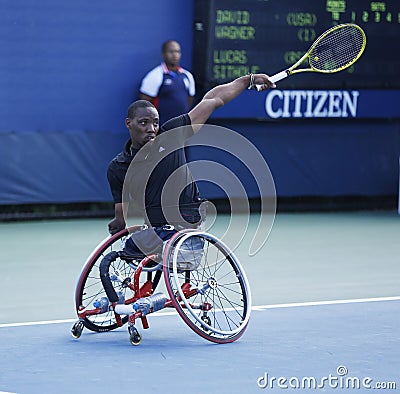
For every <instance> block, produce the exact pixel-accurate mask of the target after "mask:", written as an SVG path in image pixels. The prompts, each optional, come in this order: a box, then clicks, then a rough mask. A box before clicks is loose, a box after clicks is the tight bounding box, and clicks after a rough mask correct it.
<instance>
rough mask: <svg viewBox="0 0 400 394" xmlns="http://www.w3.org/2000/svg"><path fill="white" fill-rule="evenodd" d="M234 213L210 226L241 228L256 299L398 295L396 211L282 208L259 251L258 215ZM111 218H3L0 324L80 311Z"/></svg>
mask: <svg viewBox="0 0 400 394" xmlns="http://www.w3.org/2000/svg"><path fill="white" fill-rule="evenodd" d="M236 219H237V217H236ZM239 219H243V220H242V222H243V223H245V222H246V220H247V217H243V218H241V217H239ZM230 220H231V218H230V217H229V216H223V215H222V216H219V217H218V219H217V220H216V221H215V223H214V224H213V226H212V227H211V229H210V231H211V232H212V233H213V234H215V235H217V236H222V234H223V233H224V232H225V231H226V229H228V230H229V232H230V233H231V234H232V233H235V232H237V233H238V234H239V238H240V234H243V239H242V241H241V242H238V243H237V244H235V245H229V242H228V245H229V246H230V247H231V248H234V249H235V253H236V255H237V256H238V257H239V259H240V261H241V264H242V265H243V267H244V269H245V271H246V273H247V275H248V278H249V282H250V286H251V291H252V298H253V305H271V304H282V303H295V302H309V301H313V302H317V301H330V300H342V299H359V298H375V297H395V296H399V295H400V284H399V281H398V278H399V274H400V265H399V262H400V242H399V240H400V217H399V216H398V214H397V212H351V213H279V214H277V216H276V218H275V222H274V225H273V227H272V231H271V232H270V235H269V237H268V239H267V242H266V243H265V245H264V246H263V248H262V249H261V250H260V251H259V252H258V253H257V254H256V255H254V256H249V253H248V248H249V243H250V241H251V238H252V236H253V235H254V232H255V229H256V225H257V223H258V222H257V220H258V217H257V216H256V215H253V216H251V217H250V223H249V226H248V228H247V229H246V230H245V231H244V229H243V227H241V226H240V225H238V224H237V222H241V220H235V225H234V226H229V223H230ZM107 222H108V219H91V220H54V221H31V222H13V223H0V240H1V241H0V244H1V254H2V255H1V263H0V264H1V272H2V275H1V276H0V289H1V290H0V291H1V296H2V303H1V306H0V324H5V323H18V322H32V321H43V320H58V319H73V318H75V308H74V291H75V285H76V282H77V279H78V276H79V274H80V270H81V268H82V266H83V264H84V262H85V260H86V258H87V257H88V256H89V254H90V253H91V251H92V250H93V249H94V248H95V247H96V246H97V245H98V243H99V242H100V241H101V240H103V239H104V238H105V237H107V231H106V229H107ZM234 238H235V237H234ZM228 241H229V240H228Z"/></svg>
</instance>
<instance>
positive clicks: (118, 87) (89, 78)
mask: <svg viewBox="0 0 400 394" xmlns="http://www.w3.org/2000/svg"><path fill="white" fill-rule="evenodd" d="M193 8H194V7H193V0H187V1H178V0H170V1H168V2H166V1H164V0H153V1H151V2H135V1H128V0H122V1H119V2H112V1H111V0H96V1H86V2H82V1H81V0H69V1H61V0H41V1H40V2H38V1H36V0H0V204H17V203H60V202H62V203H65V202H85V201H96V202H99V201H100V202H101V201H111V194H110V192H109V189H108V184H107V180H106V175H105V174H106V168H107V165H108V162H109V161H110V160H111V158H112V157H114V156H115V154H117V153H118V152H119V151H120V149H121V147H122V145H123V143H124V142H125V140H126V139H127V138H128V134H127V131H126V129H125V126H124V119H125V114H126V108H127V107H128V105H129V104H130V103H131V102H132V101H133V100H135V99H136V98H137V90H138V87H139V83H140V80H141V78H142V77H143V76H144V74H145V73H146V72H147V71H148V70H149V69H150V68H152V67H154V66H155V65H157V64H158V63H159V61H160V45H161V43H162V42H163V41H165V40H166V39H169V38H173V39H176V40H178V41H179V42H180V43H181V45H182V50H183V58H182V65H183V66H184V67H187V68H189V69H190V68H191V66H192V45H193V44H192V37H193V36H192V24H193ZM266 71H267V70H266ZM397 105H398V104H397ZM230 114H231V115H232V118H234V117H235V107H234V106H232V107H231V108H230V107H229V105H228V106H227V107H225V113H224V120H223V121H222V123H220V124H223V125H225V126H228V127H231V128H232V129H234V130H236V131H238V132H240V133H241V134H243V135H244V136H246V137H248V138H249V139H250V140H251V141H252V142H253V143H254V144H255V145H256V146H257V147H258V148H259V150H260V151H261V152H262V154H263V155H264V157H265V158H266V161H267V162H268V164H269V166H270V168H271V172H272V174H273V176H274V179H275V182H276V187H277V192H278V196H289V197H291V196H339V195H345V196H346V195H364V196H379V195H395V194H397V190H398V165H399V163H398V157H399V154H400V123H399V121H398V120H390V119H383V118H381V119H378V120H365V119H359V120H357V119H354V120H352V121H350V122H345V121H343V120H337V119H336V120H335V119H333V120H329V119H324V120H316V119H309V120H301V121H298V122H296V121H293V120H282V121H279V120H275V121H269V122H265V121H262V122H259V121H256V120H254V119H253V120H246V121H243V120H240V119H236V120H233V119H229V118H230ZM215 121H217V120H215ZM212 193H213V191H211V190H207V187H205V188H204V189H203V194H205V196H206V197H209V196H208V195H207V194H212ZM211 197H218V195H217V196H215V195H211Z"/></svg>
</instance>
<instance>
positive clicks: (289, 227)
mask: <svg viewBox="0 0 400 394" xmlns="http://www.w3.org/2000/svg"><path fill="white" fill-rule="evenodd" d="M105 225H106V221H105V220H90V221H89V220H88V221H86V220H81V221H79V220H78V221H75V220H71V221H54V222H29V223H22V222H21V223H8V224H6V223H3V224H0V235H1V239H2V241H1V242H2V250H3V257H2V268H3V270H2V274H3V275H2V277H1V279H0V288H1V293H2V299H3V303H2V304H1V306H0V318H1V320H0V336H1V343H2V344H1V360H0V391H3V392H11V393H21V394H22V393H53V392H58V393H72V392H76V393H81V392H82V393H83V392H85V393H87V392H95V393H110V392H116V391H130V392H134V391H137V392H141V393H159V392H163V393H183V392H191V393H204V392H205V391H207V392H210V393H214V392H218V393H257V392H263V391H264V392H271V391H272V392H281V391H283V392H285V391H292V390H294V391H297V392H335V391H338V390H339V391H341V392H353V391H354V392H368V390H374V392H376V391H378V392H380V391H382V392H395V391H397V390H399V388H400V377H399V372H398V371H399V366H400V365H399V360H398V354H399V351H400V345H399V343H400V341H399V339H400V338H399V337H400V335H399V330H398V327H399V323H400V321H399V320H400V318H399V315H400V313H399V312H400V297H399V296H400V288H399V287H400V286H399V282H398V278H399V264H398V263H399V257H398V256H400V243H399V242H398V239H399V235H400V227H399V226H400V221H399V217H398V216H397V214H396V213H365V212H364V213H342V214H278V215H277V218H276V222H275V225H274V227H273V230H272V233H271V235H270V238H269V240H268V242H267V244H266V245H265V247H264V248H263V249H262V251H261V252H260V253H258V254H257V255H256V256H255V257H252V258H248V257H247V255H246V248H245V247H243V250H242V248H241V247H239V249H238V250H237V255H238V256H239V258H240V260H241V262H242V265H243V266H244V268H245V270H246V272H247V274H248V277H249V281H250V285H251V290H252V295H253V311H252V315H251V319H250V324H249V327H248V329H247V331H246V332H245V334H244V335H243V337H242V338H240V339H239V340H238V341H237V342H234V343H232V344H227V345H216V344H212V343H209V342H207V341H205V340H204V339H202V338H200V337H199V336H197V335H196V334H195V333H194V332H192V331H191V330H190V329H189V328H188V327H187V326H186V325H185V323H184V322H183V321H182V320H181V318H180V317H179V316H178V315H177V314H176V313H167V314H161V313H160V314H154V315H150V316H149V323H150V329H149V330H142V329H141V327H140V325H138V328H139V329H140V330H141V333H142V335H143V341H142V343H141V344H140V345H139V346H136V347H133V346H132V345H131V344H130V342H129V336H128V333H127V328H126V327H122V328H120V329H118V330H115V331H113V332H109V333H101V334H97V333H92V332H90V331H88V330H84V332H83V334H82V336H81V338H80V339H78V340H75V339H73V338H72V336H71V335H70V328H71V326H72V324H73V321H74V319H75V316H74V305H73V299H74V287H75V283H76V280H77V277H78V275H79V272H80V269H81V266H82V264H83V262H84V260H85V259H86V257H87V255H88V254H89V253H90V251H91V249H93V247H94V246H96V245H97V244H98V242H99V241H100V240H101V239H102V238H104V236H105V235H106V234H105V228H106V227H105ZM217 235H218V234H217ZM245 243H246V240H245V242H244V244H245Z"/></svg>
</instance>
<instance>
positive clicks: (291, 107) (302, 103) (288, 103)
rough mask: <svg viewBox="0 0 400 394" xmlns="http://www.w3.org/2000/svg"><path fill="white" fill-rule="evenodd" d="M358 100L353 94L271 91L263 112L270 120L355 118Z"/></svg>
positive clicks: (318, 91)
mask: <svg viewBox="0 0 400 394" xmlns="http://www.w3.org/2000/svg"><path fill="white" fill-rule="evenodd" d="M358 96H359V92H358V91H355V90H352V91H346V90H271V91H270V92H268V94H267V97H266V99H265V110H266V113H267V115H268V117H270V118H348V117H353V118H355V117H356V116H357V102H358Z"/></svg>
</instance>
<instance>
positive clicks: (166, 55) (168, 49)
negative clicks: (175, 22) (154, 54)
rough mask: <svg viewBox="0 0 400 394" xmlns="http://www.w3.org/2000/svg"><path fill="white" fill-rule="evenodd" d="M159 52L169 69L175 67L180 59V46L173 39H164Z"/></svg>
mask: <svg viewBox="0 0 400 394" xmlns="http://www.w3.org/2000/svg"><path fill="white" fill-rule="evenodd" d="M161 54H162V57H163V59H164V62H165V64H166V65H167V67H168V68H169V69H172V70H174V69H176V68H177V67H178V66H179V62H180V61H181V56H182V53H181V46H180V45H179V43H178V42H176V41H174V40H168V41H165V42H164V43H163V44H162V47H161Z"/></svg>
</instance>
